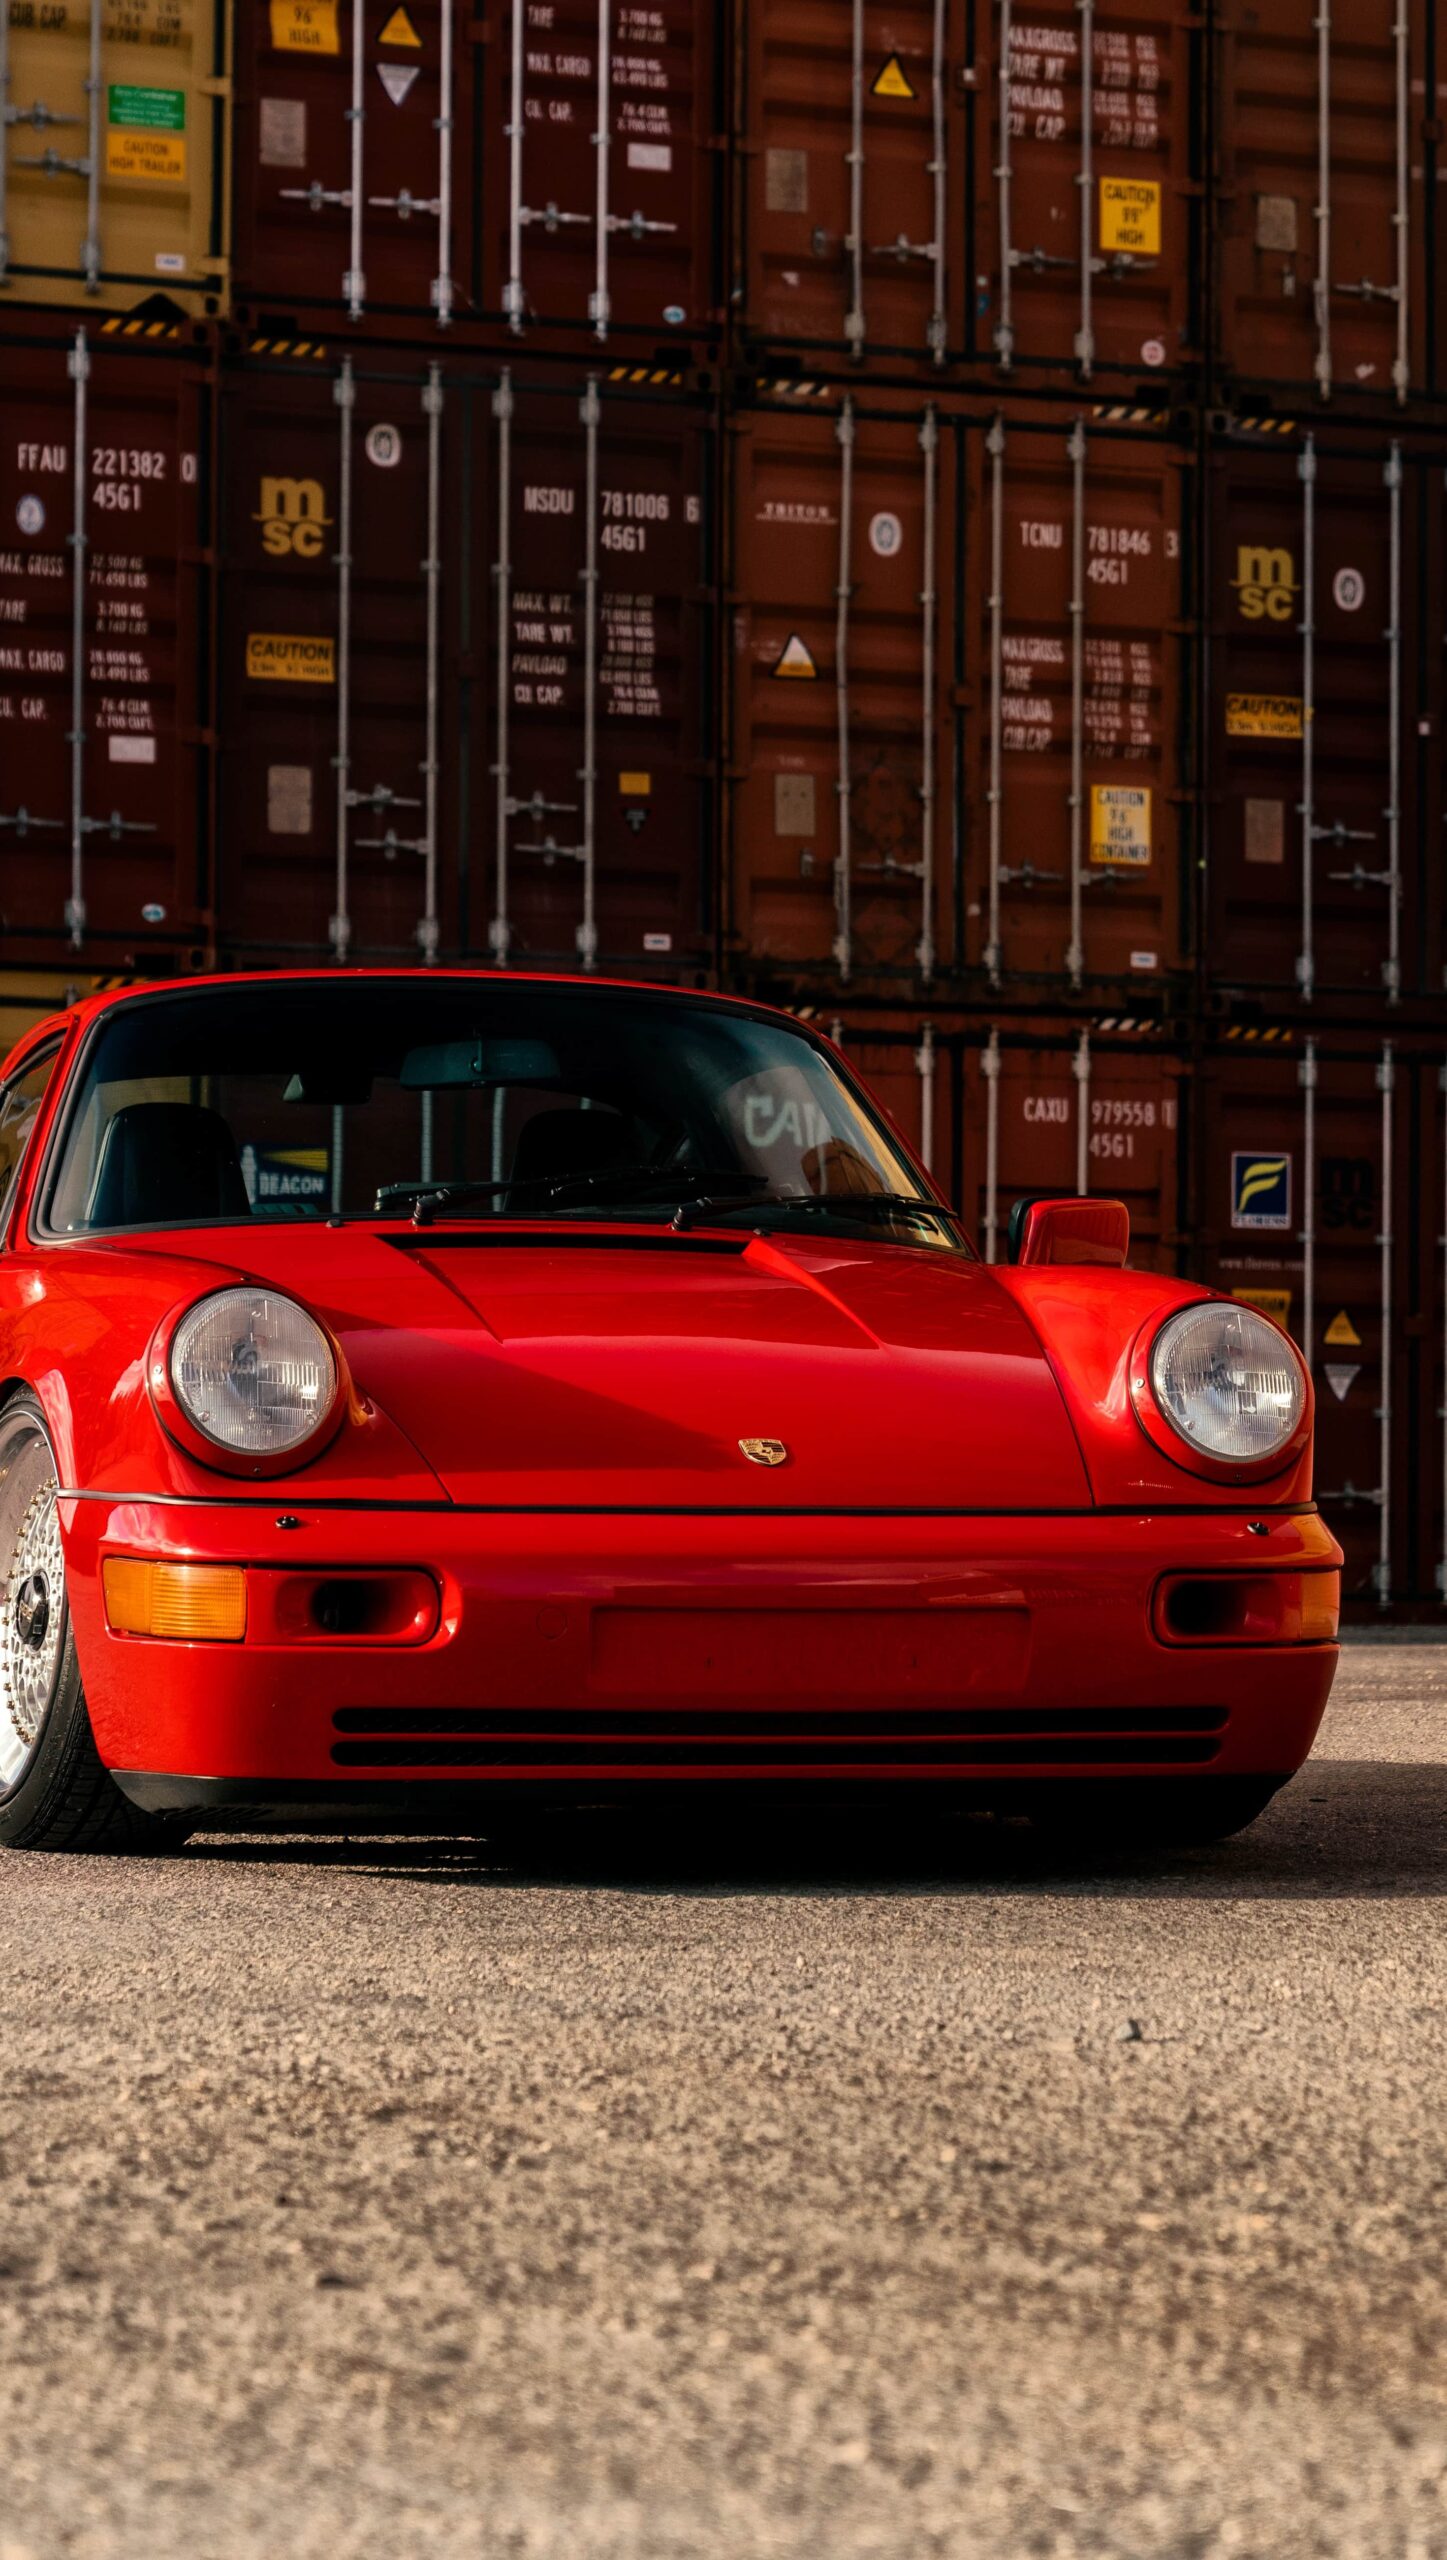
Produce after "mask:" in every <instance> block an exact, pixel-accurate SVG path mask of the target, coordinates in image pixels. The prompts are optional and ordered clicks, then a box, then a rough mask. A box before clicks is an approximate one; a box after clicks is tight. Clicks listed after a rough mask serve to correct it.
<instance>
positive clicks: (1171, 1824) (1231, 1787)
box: [1030, 1778, 1286, 1854]
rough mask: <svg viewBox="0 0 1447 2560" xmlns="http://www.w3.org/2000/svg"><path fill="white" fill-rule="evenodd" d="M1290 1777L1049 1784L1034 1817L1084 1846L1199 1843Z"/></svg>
mask: <svg viewBox="0 0 1447 2560" xmlns="http://www.w3.org/2000/svg"><path fill="white" fill-rule="evenodd" d="M1285 1784H1286V1780H1285V1778H1121V1779H1117V1780H1114V1781H1112V1780H1106V1781H1105V1782H1104V1783H1101V1782H1098V1781H1097V1782H1092V1781H1091V1780H1090V1779H1084V1780H1082V1781H1081V1783H1080V1784H1079V1785H1078V1786H1075V1787H1070V1788H1063V1789H1061V1790H1060V1792H1059V1793H1058V1794H1057V1793H1056V1792H1055V1790H1054V1789H1052V1790H1051V1793H1050V1796H1049V1798H1048V1800H1047V1801H1043V1802H1041V1803H1040V1804H1039V1805H1033V1804H1032V1805H1031V1807H1030V1818H1031V1820H1032V1822H1034V1824H1035V1825H1036V1828H1037V1829H1038V1830H1041V1831H1045V1832H1048V1833H1049V1834H1050V1836H1051V1838H1052V1839H1054V1840H1055V1841H1057V1842H1058V1843H1059V1845H1060V1846H1061V1847H1062V1848H1064V1847H1067V1846H1068V1847H1070V1848H1074V1849H1079V1850H1091V1849H1115V1850H1120V1851H1136V1852H1140V1853H1143V1854H1144V1853H1149V1852H1150V1851H1152V1850H1156V1849H1199V1848H1205V1847H1207V1846H1208V1845H1209V1844H1210V1843H1211V1842H1212V1841H1213V1840H1229V1839H1230V1838H1231V1837H1232V1835H1233V1833H1235V1832H1237V1831H1244V1830H1245V1829H1246V1826H1247V1824H1248V1823H1251V1822H1254V1821H1255V1820H1256V1817H1257V1815H1258V1814H1260V1813H1264V1812H1265V1810H1266V1807H1267V1806H1268V1805H1269V1804H1270V1802H1271V1799H1272V1797H1273V1796H1274V1795H1275V1794H1276V1793H1277V1791H1278V1789H1280V1788H1281V1787H1284V1786H1285Z"/></svg>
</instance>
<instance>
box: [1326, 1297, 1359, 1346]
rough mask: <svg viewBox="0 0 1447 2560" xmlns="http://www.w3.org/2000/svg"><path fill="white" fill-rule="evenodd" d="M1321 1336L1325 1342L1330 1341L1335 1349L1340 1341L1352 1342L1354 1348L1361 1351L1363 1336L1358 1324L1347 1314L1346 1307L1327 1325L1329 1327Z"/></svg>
mask: <svg viewBox="0 0 1447 2560" xmlns="http://www.w3.org/2000/svg"><path fill="white" fill-rule="evenodd" d="M1321 1338H1322V1340H1323V1342H1329V1343H1330V1344H1331V1346H1332V1349H1333V1350H1335V1349H1336V1347H1337V1345H1338V1344H1340V1343H1350V1344H1351V1345H1352V1347H1353V1349H1355V1350H1357V1351H1360V1349H1361V1347H1362V1337H1361V1335H1360V1334H1359V1333H1358V1331H1357V1329H1356V1326H1355V1325H1354V1324H1353V1322H1352V1320H1351V1317H1350V1316H1349V1315H1348V1314H1347V1311H1346V1309H1345V1307H1343V1308H1342V1309H1341V1311H1340V1313H1339V1314H1337V1315H1334V1316H1333V1317H1332V1320H1331V1322H1330V1324H1329V1325H1328V1326H1327V1329H1326V1331H1325V1333H1324V1334H1323V1335H1322V1337H1321Z"/></svg>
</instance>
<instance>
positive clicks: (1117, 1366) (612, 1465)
mask: <svg viewBox="0 0 1447 2560" xmlns="http://www.w3.org/2000/svg"><path fill="white" fill-rule="evenodd" d="M1013 1224H1014V1233H1013V1235H1012V1256H1013V1259H1012V1262H1011V1264H1010V1266H1009V1267H1007V1268H1001V1269H989V1268H987V1267H986V1266H985V1265H984V1264H983V1263H982V1262H981V1261H980V1259H979V1258H978V1256H977V1254H976V1253H975V1251H974V1250H973V1248H972V1246H971V1244H970V1242H969V1239H968V1237H967V1235H966V1234H965V1232H964V1230H963V1229H962V1227H961V1225H960V1222H959V1220H958V1218H957V1217H956V1215H955V1213H954V1212H953V1211H952V1210H951V1209H950V1208H949V1207H947V1206H946V1204H945V1203H944V1201H943V1200H942V1199H941V1198H940V1196H939V1194H938V1192H937V1191H936V1190H935V1189H934V1188H933V1187H932V1185H931V1183H930V1181H929V1179H928V1177H927V1176H926V1175H925V1174H924V1173H923V1171H922V1170H921V1168H920V1167H919V1166H918V1165H917V1164H916V1163H915V1162H914V1161H913V1160H912V1159H911V1157H910V1155H909V1153H908V1151H907V1150H906V1148H905V1147H904V1146H903V1145H902V1144H901V1141H900V1140H899V1138H898V1137H897V1136H896V1135H895V1134H894V1133H893V1131H892V1130H891V1128H890V1127H889V1125H888V1123H887V1121H886V1120H885V1119H884V1118H883V1117H882V1115H881V1113H880V1112H879V1111H878V1109H877V1108H876V1107H875V1106H874V1104H873V1103H872V1102H871V1100H870V1097H869V1095H868V1093H867V1092H866V1091H865V1090H864V1088H863V1087H862V1086H861V1085H860V1084H859V1083H858V1082H857V1081H856V1079H855V1078H854V1076H853V1075H852V1073H851V1071H850V1069H849V1067H848V1065H847V1064H846V1062H845V1060H844V1059H843V1058H842V1057H841V1056H840V1055H839V1054H838V1052H837V1051H836V1050H835V1049H833V1048H832V1047H831V1046H830V1044H829V1042H828V1041H827V1040H824V1039H821V1038H820V1037H818V1035H817V1034H815V1033H814V1032H812V1031H810V1030H808V1029H806V1028H805V1027H803V1026H802V1025H800V1024H799V1023H797V1022H795V1021H793V1020H791V1019H789V1018H788V1017H787V1016H785V1015H781V1014H778V1013H775V1012H771V1011H768V1010H767V1009H765V1008H763V1007H761V1006H757V1005H752V1004H746V1003H736V1002H732V1001H727V1000H724V999H720V998H716V997H708V996H697V995H689V994H681V993H678V992H675V991H665V990H660V989H656V988H641V987H633V986H625V985H615V984H606V983H601V982H591V981H590V982H586V983H580V982H579V981H577V980H576V979H546V978H526V977H519V976H514V975H511V974H509V975H496V974H491V975H490V974H484V973H458V974H452V973H447V972H443V971H427V972H423V971H416V970H397V971H377V972H356V973H353V972H347V973H334V974H332V975H330V976H326V977H323V976H320V975H297V976H282V977H276V976H271V977H251V978H245V977H227V978H210V979H206V980H204V981H199V982H193V983H190V984H185V985H172V986H167V987H142V988H132V989H128V990H126V991H124V992H121V993H111V994H107V995H101V996H97V997H93V998H89V999H87V1000H86V1001H85V1002H83V1003H80V1004H77V1005H76V1006H75V1007H74V1009H73V1010H72V1011H70V1012H68V1013H66V1014H64V1015H63V1016H60V1017H57V1018H56V1019H54V1020H52V1021H49V1022H46V1023H44V1024H42V1025H41V1026H40V1027H39V1028H38V1029H37V1030H36V1031H35V1032H34V1033H33V1034H31V1035H30V1036H29V1037H28V1038H27V1039H26V1040H25V1041H24V1042H23V1043H22V1045H21V1046H20V1048H19V1049H17V1050H16V1051H15V1053H14V1054H13V1055H12V1056H11V1058H10V1059H9V1060H8V1062H7V1063H6V1066H5V1068H4V1070H3V1076H0V1325H3V1349H0V1377H3V1379H4V1380H5V1382H6V1383H5V1386H4V1390H3V1403H0V1840H3V1841H5V1842H8V1843H9V1844H10V1845H11V1846H13V1847H16V1848H51V1849H92V1848H93V1849H111V1848H123V1847H127V1848H128V1847H135V1848H140V1849H150V1848H157V1847H163V1846H165V1845H167V1844H168V1843H170V1842H173V1841H175V1840H177V1839H181V1838H184V1837H185V1835H186V1832H187V1830H188V1829H189V1828H190V1827H191V1826H192V1824H193V1823H194V1822H195V1820H196V1819H197V1818H198V1817H199V1816H201V1815H207V1816H214V1815H215V1814H216V1813H217V1811H218V1809H219V1810H220V1811H221V1813H222V1814H223V1815H224V1816H225V1817H226V1818H227V1819H230V1820H232V1821H234V1822H235V1823H237V1824H238V1825H239V1824H243V1823H245V1822H246V1821H247V1820H248V1818H250V1817H251V1816H252V1815H253V1814H255V1813H256V1812H257V1811H258V1810H260V1809H263V1808H264V1809H265V1810H266V1811H267V1813H268V1814H269V1815H270V1816H272V1817H276V1816H277V1815H278V1813H280V1815H281V1816H282V1818H285V1819H294V1820H295V1821H296V1822H297V1823H299V1824H305V1825H306V1826H308V1827H311V1826H314V1825H316V1824H317V1823H318V1822H323V1823H324V1822H326V1821H327V1820H329V1819H330V1820H332V1821H341V1822H344V1823H348V1824H351V1823H355V1822H356V1821H357V1820H358V1818H359V1814H360V1813H361V1809H362V1808H366V1809H367V1812H368V1814H369V1815H370V1816H371V1817H372V1818H374V1819H375V1818H376V1815H377V1812H378V1811H379V1810H381V1811H384V1812H385V1813H386V1814H387V1816H388V1818H390V1819H392V1820H393V1821H395V1822H397V1823H398V1824H405V1823H406V1822H408V1821H409V1820H414V1819H416V1818H417V1817H419V1816H420V1817H422V1818H423V1819H425V1820H426V1821H427V1822H428V1823H432V1822H435V1821H437V1820H438V1819H439V1818H441V1819H442V1820H444V1821H448V1822H451V1823H453V1824H455V1825H459V1826H462V1827H466V1828H473V1829H485V1828H486V1827H487V1826H488V1824H489V1823H490V1822H491V1821H493V1820H494V1819H495V1818H496V1817H497V1815H498V1813H499V1811H500V1808H501V1807H502V1806H504V1805H509V1804H511V1805H516V1804H517V1803H518V1802H519V1801H520V1800H522V1799H525V1798H530V1799H532V1800H534V1801H535V1800H537V1799H539V1798H548V1797H565V1798H569V1799H571V1800H573V1801H575V1802H576V1801H579V1800H583V1801H590V1802H591V1801H596V1800H598V1799H599V1798H602V1797H605V1796H607V1797H614V1798H616V1797H617V1796H619V1795H624V1796H627V1797H629V1798H630V1799H631V1800H632V1801H634V1802H635V1803H636V1802H638V1801H639V1800H640V1798H641V1797H642V1796H643V1795H644V1793H645V1791H651V1794H650V1801H652V1802H654V1803H655V1804H656V1803H658V1802H659V1799H660V1791H663V1792H671V1793H676V1791H678V1790H679V1789H681V1788H682V1787H684V1786H685V1785H686V1786H689V1787H693V1786H696V1785H698V1784H700V1783H703V1784H706V1785H707V1787H708V1789H709V1791H710V1794H711V1795H716V1794H717V1793H718V1792H719V1791H721V1790H724V1789H728V1790H730V1791H731V1792H732V1794H733V1796H734V1797H735V1799H736V1800H737V1801H738V1802H740V1803H743V1802H746V1801H758V1800H759V1799H760V1798H761V1797H763V1796H766V1795H769V1794H773V1795H775V1796H777V1795H787V1794H789V1793H791V1792H793V1791H797V1790H799V1789H800V1788H805V1787H807V1788H810V1789H813V1790H815V1791H818V1790H821V1789H825V1790H827V1791H829V1792H831V1793H833V1794H835V1795H844V1796H851V1797H852V1798H853V1800H854V1801H856V1802H857V1801H858V1800H859V1799H860V1797H861V1796H862V1795H863V1794H864V1793H865V1791H873V1800H874V1801H875V1802H876V1803H878V1802H880V1801H881V1800H882V1795H883V1791H884V1790H886V1789H888V1790H890V1791H891V1798H892V1800H893V1801H896V1802H897V1801H898V1800H899V1791H900V1790H901V1789H902V1788H904V1787H905V1786H907V1785H909V1784H913V1785H915V1786H916V1787H922V1788H926V1789H927V1790H928V1791H929V1795H930V1797H931V1798H932V1799H933V1798H935V1797H937V1796H938V1794H939V1792H940V1790H941V1789H942V1788H943V1787H945V1786H951V1787H954V1786H957V1787H959V1788H960V1789H961V1790H962V1791H964V1792H968V1793H970V1794H972V1795H973V1796H974V1797H976V1798H978V1799H980V1800H982V1801H987V1802H995V1803H1005V1804H1010V1805H1013V1806H1015V1807H1017V1808H1018V1807H1020V1806H1023V1807H1025V1808H1026V1809H1027V1810H1038V1811H1040V1812H1041V1813H1043V1814H1045V1815H1047V1816H1048V1817H1049V1818H1050V1819H1051V1820H1052V1821H1056V1822H1058V1821H1060V1820H1067V1821H1074V1822H1075V1823H1077V1824H1078V1825H1079V1826H1080V1827H1081V1828H1082V1829H1083V1830H1085V1831H1087V1832H1089V1831H1091V1830H1093V1829H1095V1828H1096V1827H1099V1826H1108V1827H1109V1828H1110V1829H1111V1830H1112V1831H1113V1832H1115V1833H1117V1834H1119V1833H1120V1832H1121V1831H1122V1830H1124V1831H1125V1832H1126V1833H1127V1834H1132V1833H1133V1834H1135V1835H1138V1836H1140V1837H1142V1838H1144V1839H1147V1840H1153V1839H1157V1838H1164V1837H1171V1838H1177V1839H1179V1838H1181V1837H1191V1838H1196V1839H1204V1838H1214V1837H1218V1836H1220V1835H1222V1834H1224V1833H1226V1832H1228V1831H1231V1830H1234V1829H1237V1828H1239V1827H1240V1825H1241V1824H1243V1823H1244V1822H1246V1821H1248V1820H1249V1819H1250V1818H1251V1816H1252V1815H1253V1814H1254V1813H1255V1812H1257V1811H1258V1810H1259V1809H1260V1807H1261V1806H1262V1805H1264V1804H1265V1803H1266V1801H1267V1799H1268V1798H1269V1797H1270V1796H1271V1794H1272V1792H1273V1791H1274V1789H1276V1788H1277V1787H1279V1786H1280V1785H1281V1783H1282V1781H1283V1780H1284V1779H1285V1778H1287V1777H1289V1776H1290V1774H1291V1773H1292V1771H1293V1770H1295V1769H1296V1768H1297V1767H1298V1766H1299V1764H1300V1763H1301V1761H1302V1760H1303V1759H1304V1758H1305V1756H1306V1754H1307V1751H1308V1750H1309V1749H1310V1746H1311V1742H1312V1737H1313V1735H1314V1734H1315V1732H1316V1728H1317V1724H1318V1722H1319V1719H1320V1716H1321V1712H1322V1708H1323V1706H1324V1704H1325V1701H1326V1696H1327V1691H1328V1689H1329V1687H1330V1685H1331V1679H1332V1673H1333V1670H1334V1667H1335V1664H1336V1650H1335V1637H1336V1631H1337V1615H1338V1603H1339V1592H1340V1584H1339V1566H1340V1563H1341V1557H1340V1553H1339V1550H1338V1549H1337V1547H1336V1546H1335V1544H1334V1543H1333V1540H1332V1538H1331V1537H1330V1535H1329V1533H1328V1532H1327V1530H1326V1529H1325V1528H1324V1526H1323V1525H1322V1522H1321V1520H1320V1519H1319V1517H1318V1515H1317V1512H1316V1510H1315V1508H1314V1506H1313V1504H1312V1500H1311V1391H1310V1386H1309V1383H1308V1380H1307V1377H1306V1374H1305V1372H1304V1370H1303V1367H1302V1364H1301V1362H1300V1361H1299V1359H1298V1358H1297V1355H1296V1353H1295V1351H1294V1350H1293V1349H1292V1346H1291V1344H1290V1343H1289V1341H1288V1340H1287V1338H1286V1336H1285V1335H1284V1334H1283V1333H1281V1332H1279V1331H1278V1330H1277V1328H1276V1327H1275V1326H1274V1325H1272V1324H1270V1323H1268V1322H1267V1321H1266V1319H1265V1318H1264V1317H1262V1316H1260V1315H1258V1314H1256V1313H1255V1312H1254V1311H1253V1310H1252V1309H1251V1308H1249V1307H1245V1306H1241V1305H1237V1304H1236V1303H1234V1302H1233V1301H1232V1300H1229V1299H1222V1298H1218V1297H1213V1296H1210V1295H1209V1294H1207V1293H1206V1292H1205V1291H1203V1290H1201V1289H1198V1288H1195V1287H1193V1286H1191V1285H1190V1284H1189V1283H1187V1282H1184V1281H1180V1280H1176V1279H1171V1278H1167V1277H1163V1276H1161V1275H1160V1274H1158V1273H1155V1272H1148V1271H1131V1270H1129V1269H1127V1268H1125V1267H1123V1265H1124V1256H1125V1249H1126V1242H1127V1233H1126V1215H1125V1211H1124V1210H1123V1209H1122V1208H1121V1207H1120V1206H1119V1204H1116V1203H1112V1202H1099V1201H1055V1202H1039V1201H1037V1202H1033V1203H1021V1204H1020V1208H1019V1211H1018V1212H1017V1215H1016V1218H1015V1220H1014V1222H1013Z"/></svg>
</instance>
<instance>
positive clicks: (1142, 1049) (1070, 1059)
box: [962, 1022, 1182, 1270]
mask: <svg viewBox="0 0 1447 2560" xmlns="http://www.w3.org/2000/svg"><path fill="white" fill-rule="evenodd" d="M1181 1072H1182V1071H1181V1067H1180V1064H1179V1062H1178V1061H1177V1059H1176V1058H1175V1057H1174V1056H1173V1055H1171V1054H1168V1053H1167V1052H1165V1051H1164V1050H1161V1049H1158V1048H1157V1047H1156V1045H1155V1043H1154V1042H1153V1041H1150V1040H1147V1039H1139V1038H1138V1039H1130V1038H1127V1039H1125V1040H1122V1039H1120V1038H1119V1037H1117V1036H1113V1032H1112V1031H1111V1030H1107V1031H1106V1032H1104V1033H1102V1032H1101V1031H1100V1030H1099V1029H1096V1028H1092V1027H1091V1026H1088V1025H1082V1026H1081V1028H1080V1029H1079V1030H1078V1031H1076V1032H1074V1033H1072V1034H1069V1035H1066V1034H1064V1033H1063V1032H1062V1030H1061V1028H1060V1026H1059V1025H1058V1024H1052V1025H1048V1026H1037V1027H1033V1028H1032V1027H1031V1026H1029V1025H1021V1024H1017V1023H1013V1022H1007V1023H1004V1024H1002V1025H995V1026H992V1027H991V1029H990V1030H989V1031H988V1033H987V1034H986V1036H985V1039H984V1042H983V1045H981V1046H980V1047H977V1048H972V1049H971V1050H969V1051H968V1052H967V1054H966V1059H965V1107H964V1113H963V1122H964V1160H963V1193H962V1206H963V1209H964V1213H965V1216H966V1218H967V1220H968V1221H969V1222H970V1224H971V1226H972V1228H973V1231H974V1234H975V1236H976V1239H977V1241H978V1243H979V1247H980V1251H981V1252H982V1253H983V1254H984V1256H985V1258H986V1260H987V1261H989V1262H1003V1261H1004V1260H1005V1257H1006V1233H1007V1228H1008V1224H1009V1215H1010V1207H1011V1203H1012V1202H1013V1201H1015V1200H1018V1199H1020V1198H1021V1197H1022V1195H1023V1194H1024V1193H1026V1192H1030V1191H1060V1192H1062V1193H1072V1192H1093V1193H1096V1194H1104V1195H1105V1196H1107V1197H1109V1198H1111V1199H1118V1200H1124V1201H1125V1203H1126V1206H1127V1207H1128V1209H1129V1210H1130V1221H1131V1260H1132V1262H1133V1263H1135V1264H1137V1265H1138V1266H1139V1267H1140V1268H1141V1269H1143V1270H1173V1269H1175V1268H1176V1265H1177V1261H1178V1247H1179V1241H1180V1239H1179V1235H1178V1228H1177V1206H1176V1204H1177V1192H1178V1168H1177V1158H1178V1150H1179V1143H1180V1116H1179V1111H1178V1098H1179V1092H1180V1083H1181Z"/></svg>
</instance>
